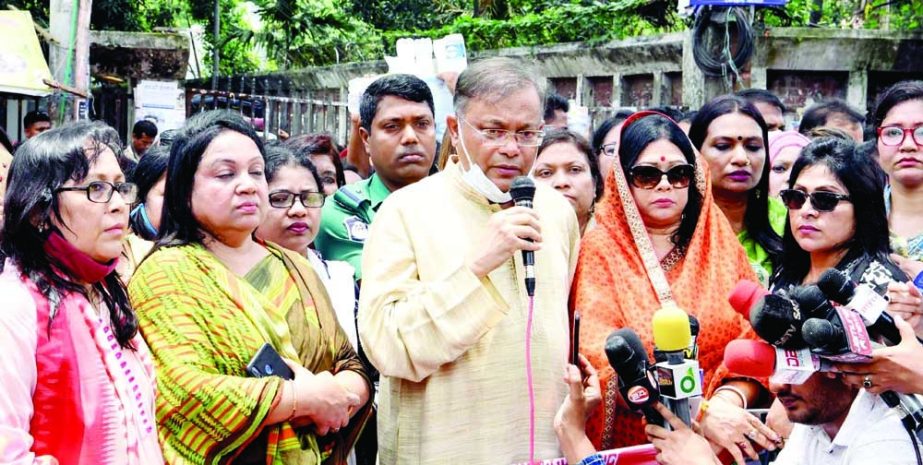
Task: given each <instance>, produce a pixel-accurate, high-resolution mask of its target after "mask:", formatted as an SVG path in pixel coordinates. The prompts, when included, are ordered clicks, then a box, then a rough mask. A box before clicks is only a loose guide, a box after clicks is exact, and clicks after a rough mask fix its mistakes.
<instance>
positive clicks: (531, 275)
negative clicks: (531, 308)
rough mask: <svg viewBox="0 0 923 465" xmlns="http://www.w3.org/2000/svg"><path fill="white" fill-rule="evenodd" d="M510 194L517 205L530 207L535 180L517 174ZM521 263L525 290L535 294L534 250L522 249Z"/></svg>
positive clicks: (530, 294) (532, 294) (530, 295)
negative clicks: (524, 277) (523, 270)
mask: <svg viewBox="0 0 923 465" xmlns="http://www.w3.org/2000/svg"><path fill="white" fill-rule="evenodd" d="M510 196H511V197H513V202H514V203H515V204H516V206H517V207H526V208H532V199H534V198H535V182H533V181H532V178H530V177H528V176H519V177H517V178H516V179H513V184H512V185H511V186H510ZM522 265H523V267H524V268H525V270H526V292H527V293H528V294H529V297H534V296H535V252H533V251H531V250H523V251H522Z"/></svg>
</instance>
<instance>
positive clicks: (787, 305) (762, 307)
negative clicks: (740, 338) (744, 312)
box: [750, 294, 805, 349]
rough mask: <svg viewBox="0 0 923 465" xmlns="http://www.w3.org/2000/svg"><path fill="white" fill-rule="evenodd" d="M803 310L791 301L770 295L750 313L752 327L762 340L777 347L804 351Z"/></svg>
mask: <svg viewBox="0 0 923 465" xmlns="http://www.w3.org/2000/svg"><path fill="white" fill-rule="evenodd" d="M801 324H802V315H801V310H800V309H799V308H798V306H797V305H796V304H795V303H794V302H792V301H791V300H789V299H787V298H785V297H782V296H780V295H777V294H769V295H767V296H765V297H763V299H762V300H761V301H759V302H757V304H756V306H755V307H754V308H753V310H752V311H751V312H750V325H751V326H753V330H754V331H756V334H758V335H759V336H760V337H761V338H763V339H764V340H765V341H767V342H769V343H770V344H772V345H774V346H776V347H782V348H785V349H803V348H804V347H805V343H804V339H803V338H802V335H801Z"/></svg>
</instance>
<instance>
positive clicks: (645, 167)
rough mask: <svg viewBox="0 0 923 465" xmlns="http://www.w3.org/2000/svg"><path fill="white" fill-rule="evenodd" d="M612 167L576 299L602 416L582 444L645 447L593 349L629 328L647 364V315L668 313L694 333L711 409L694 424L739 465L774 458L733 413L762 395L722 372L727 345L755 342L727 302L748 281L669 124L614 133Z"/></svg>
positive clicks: (685, 142) (750, 425)
mask: <svg viewBox="0 0 923 465" xmlns="http://www.w3.org/2000/svg"><path fill="white" fill-rule="evenodd" d="M618 161H619V163H617V164H615V165H614V166H613V169H612V171H611V172H610V173H609V176H608V179H607V180H606V194H605V195H604V196H603V199H602V200H601V201H600V203H599V205H598V206H597V213H596V219H597V226H596V228H594V229H593V230H591V231H589V232H587V234H586V236H584V239H583V243H582V244H581V250H580V260H579V263H578V265H577V274H576V277H575V281H574V288H573V293H574V294H575V299H574V302H575V305H574V310H578V311H580V312H581V315H582V326H583V329H581V334H580V338H581V341H580V346H581V347H588V348H592V349H587V352H586V354H587V357H588V358H589V359H590V361H591V363H592V365H593V366H595V367H596V368H598V369H599V376H600V380H601V386H602V389H603V408H601V409H598V410H597V412H596V413H594V414H593V415H592V416H591V417H590V419H589V421H588V424H587V434H588V436H589V437H590V439H591V440H592V441H593V443H594V445H595V446H596V447H598V448H600V447H601V448H603V449H608V448H612V447H622V446H629V445H635V444H642V443H645V442H647V440H646V437H645V434H644V429H643V426H642V423H641V416H640V415H638V414H636V413H633V412H630V411H628V409H627V408H626V407H625V406H624V404H620V402H618V401H617V399H618V398H619V394H618V385H617V382H616V377H615V374H614V373H613V371H612V369H611V368H610V366H609V363H608V361H607V359H606V357H605V355H604V354H603V351H602V350H600V348H602V347H604V344H605V341H606V337H607V336H608V335H609V333H610V332H612V330H613V329H615V328H633V329H634V330H635V331H636V332H637V333H638V335H639V336H640V337H641V340H642V341H643V342H644V344H645V348H646V349H647V351H648V353H650V351H651V350H652V348H653V338H652V325H651V318H652V316H653V314H654V313H655V312H656V311H657V310H658V309H660V308H662V307H665V306H669V305H676V306H678V307H679V308H681V309H683V310H685V311H686V312H687V313H689V314H690V315H694V316H695V317H696V318H697V319H698V321H699V325H700V327H701V328H702V331H701V334H700V336H699V339H698V341H697V343H698V346H699V354H700V360H699V363H700V365H701V367H702V368H703V369H704V372H705V384H704V385H705V386H706V387H707V388H708V389H707V390H706V392H707V393H708V394H709V395H710V396H711V397H712V401H711V407H709V408H708V409H707V411H705V412H704V414H703V416H702V418H701V424H702V425H703V427H704V428H705V432H706V434H709V433H713V432H715V431H718V432H720V433H721V435H720V436H717V437H716V436H715V435H712V436H711V439H713V440H714V441H715V442H716V443H718V444H720V445H722V446H723V447H726V448H728V449H729V450H730V451H731V453H732V454H733V455H734V456H735V458H737V459H738V460H737V461H738V463H743V457H744V456H745V455H750V456H755V453H754V451H753V447H754V445H755V444H759V445H761V446H763V447H769V448H772V447H774V446H773V441H775V440H776V439H777V438H776V436H775V435H774V433H773V432H772V431H770V430H769V429H768V428H766V427H765V426H764V425H762V424H760V423H759V421H756V418H755V417H753V416H751V415H749V414H747V413H746V412H745V411H744V410H743V409H741V406H742V404H744V403H746V402H747V401H753V400H755V399H756V398H757V397H758V394H759V393H760V387H759V385H757V384H756V383H754V382H751V381H745V380H730V379H728V373H727V372H726V370H725V369H723V368H721V366H722V364H721V362H722V354H723V353H724V347H725V345H726V344H727V343H728V342H729V341H731V340H733V339H737V338H740V337H754V336H753V333H752V329H751V328H750V325H749V323H748V322H747V321H745V320H744V319H743V318H741V317H740V316H739V315H738V314H737V313H736V312H735V311H734V309H733V308H731V306H730V304H729V303H728V300H727V296H728V294H730V292H731V290H732V289H733V288H734V286H735V285H736V283H737V281H739V280H741V279H749V280H755V279H756V275H755V274H754V273H753V271H752V268H751V267H750V266H749V264H748V260H747V256H746V254H745V253H744V250H743V248H741V247H740V244H739V243H738V242H737V238H736V235H735V234H734V231H733V229H731V226H730V225H729V224H728V221H727V219H726V218H725V217H724V215H723V214H722V213H721V210H719V209H718V208H717V206H716V205H715V204H714V203H713V201H712V193H711V187H710V185H709V183H708V182H707V180H706V174H705V169H704V166H703V165H702V163H701V162H699V161H698V160H696V155H695V151H694V149H693V148H692V144H691V143H690V142H689V139H688V138H687V137H686V135H685V134H684V133H683V131H682V129H680V128H679V126H677V125H676V123H674V122H673V121H672V120H670V119H669V118H667V117H666V116H664V115H661V114H658V113H653V112H640V113H636V114H635V115H632V116H631V117H630V118H628V120H626V122H625V124H624V126H623V127H622V135H621V142H620V143H619V156H618ZM712 393H714V394H712ZM751 441H752V444H751ZM737 443H740V446H738V445H737Z"/></svg>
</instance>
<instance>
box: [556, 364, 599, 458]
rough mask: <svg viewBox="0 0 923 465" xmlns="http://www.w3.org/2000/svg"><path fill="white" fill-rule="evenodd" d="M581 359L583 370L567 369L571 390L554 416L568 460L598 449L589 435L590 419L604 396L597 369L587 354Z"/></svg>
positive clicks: (565, 375)
mask: <svg viewBox="0 0 923 465" xmlns="http://www.w3.org/2000/svg"><path fill="white" fill-rule="evenodd" d="M579 361H580V368H581V369H582V372H581V370H578V369H577V367H576V366H574V365H567V367H566V368H565V370H564V382H566V383H567V386H568V394H567V397H565V398H564V403H562V404H561V407H560V408H559V409H558V413H557V414H555V416H554V431H555V434H556V435H557V436H558V442H559V443H560V446H561V451H562V452H564V456H565V458H567V462H568V463H577V462H579V461H580V460H582V459H583V458H584V457H586V456H588V455H590V454H592V453H593V452H595V450H594V448H593V444H592V443H591V442H590V439H589V438H588V437H587V436H586V419H587V416H588V415H589V414H590V413H592V412H593V410H595V409H596V407H598V406H599V404H600V402H601V400H602V394H601V391H600V389H599V377H598V375H597V373H596V370H595V369H594V368H593V366H592V365H591V364H590V362H589V361H588V360H587V359H586V358H585V357H584V356H583V355H580V360H579Z"/></svg>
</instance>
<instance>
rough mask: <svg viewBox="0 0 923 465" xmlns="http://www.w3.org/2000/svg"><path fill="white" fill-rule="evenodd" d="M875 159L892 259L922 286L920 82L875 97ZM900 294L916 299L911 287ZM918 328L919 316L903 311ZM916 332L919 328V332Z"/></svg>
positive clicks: (922, 109) (922, 120) (922, 128)
mask: <svg viewBox="0 0 923 465" xmlns="http://www.w3.org/2000/svg"><path fill="white" fill-rule="evenodd" d="M873 115H874V119H873V121H872V122H873V124H876V125H877V128H876V133H877V135H878V141H877V149H878V157H879V158H878V162H879V163H880V164H881V167H882V168H883V169H884V171H885V172H886V173H887V174H888V176H889V179H890V183H889V184H888V185H887V186H886V187H885V208H886V213H887V215H888V223H889V226H890V229H891V247H892V249H893V250H894V253H895V255H892V259H894V261H895V262H896V263H897V264H898V265H900V267H901V269H902V270H904V272H905V273H907V274H908V275H909V277H910V279H911V280H913V282H914V284H915V287H917V288H918V289H923V81H904V82H899V83H897V84H895V85H893V86H891V87H890V88H888V89H887V90H886V91H885V92H884V93H883V94H881V96H880V97H879V99H878V104H877V105H876V108H875V112H874V113H873ZM907 291H908V294H910V293H913V294H914V295H907V296H905V297H910V298H919V295H918V293H916V292H915V290H913V289H909V288H908V289H907ZM902 316H903V317H904V318H905V319H907V320H908V321H910V322H911V324H913V325H914V326H917V327H918V329H920V328H919V326H921V321H920V320H921V315H920V314H918V313H917V314H907V313H905V314H902ZM918 332H919V331H918Z"/></svg>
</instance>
